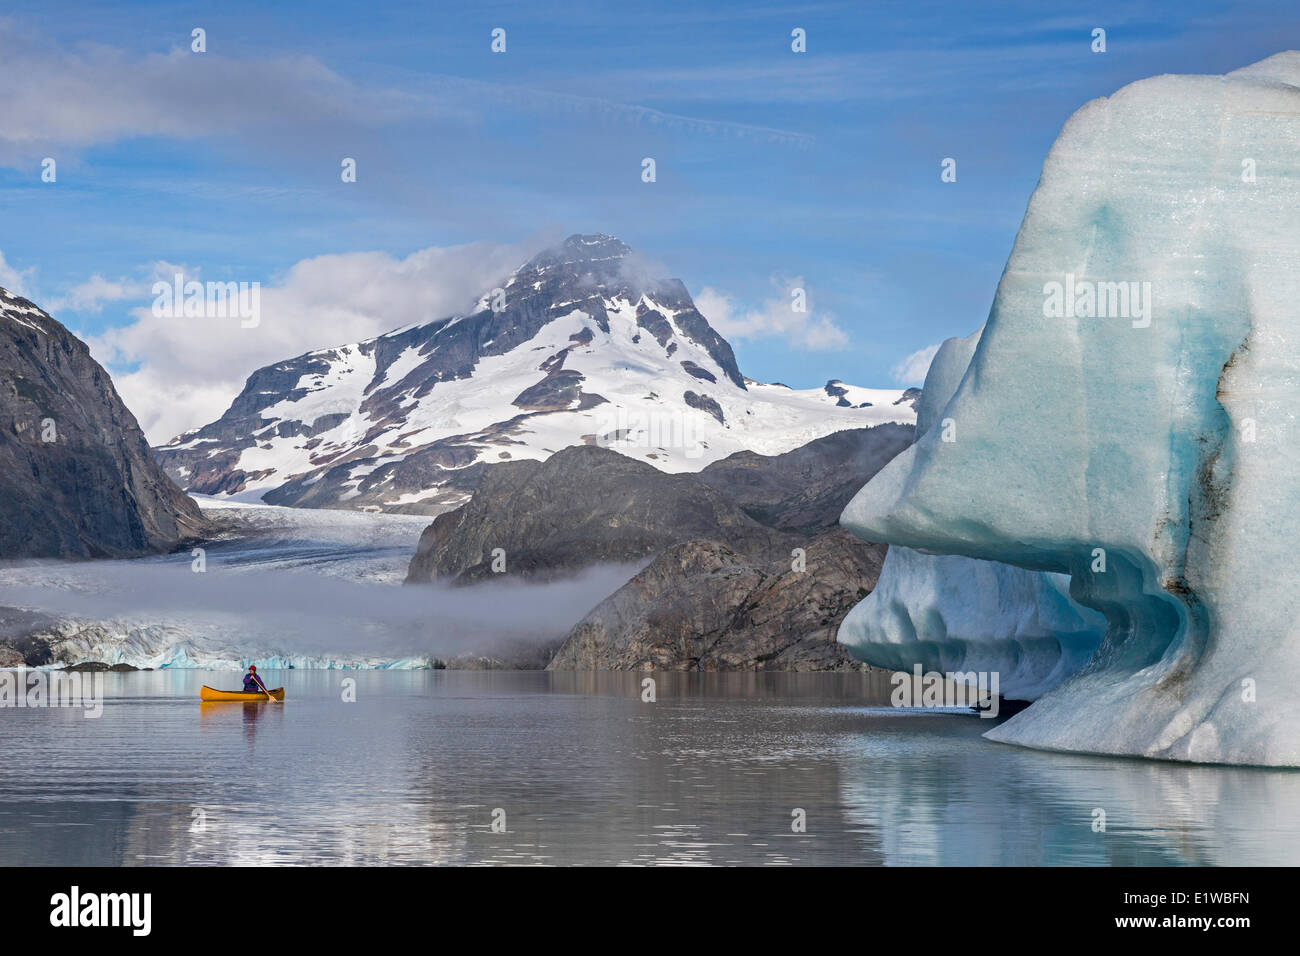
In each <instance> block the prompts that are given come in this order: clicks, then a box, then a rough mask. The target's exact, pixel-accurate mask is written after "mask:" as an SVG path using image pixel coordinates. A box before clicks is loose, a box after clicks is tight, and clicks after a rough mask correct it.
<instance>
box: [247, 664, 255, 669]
mask: <svg viewBox="0 0 1300 956" xmlns="http://www.w3.org/2000/svg"><path fill="white" fill-rule="evenodd" d="M248 669H249V670H250V671H255V670H257V665H256V664H249V665H248Z"/></svg>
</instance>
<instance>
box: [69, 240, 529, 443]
mask: <svg viewBox="0 0 1300 956" xmlns="http://www.w3.org/2000/svg"><path fill="white" fill-rule="evenodd" d="M541 244H543V243H541V242H540V240H539V241H538V242H537V243H528V244H522V245H505V244H490V243H472V244H469V245H463V246H449V247H430V248H428V249H421V250H420V251H418V252H414V253H412V254H411V255H409V256H407V257H406V258H404V259H399V258H396V257H394V256H391V255H389V254H388V253H384V252H354V253H342V254H338V255H325V256H317V257H316V258H313V259H304V260H302V261H301V262H298V263H297V264H295V265H294V266H293V267H292V268H290V269H289V270H288V272H286V273H285V274H284V276H283V277H282V278H280V279H279V280H278V281H276V282H274V283H272V284H263V286H262V289H261V303H260V321H259V323H258V325H257V326H256V327H255V328H243V327H241V322H240V320H239V319H238V318H229V319H200V318H179V317H171V316H157V315H154V314H153V310H152V308H151V306H152V302H153V296H152V293H151V286H152V283H153V281H154V279H155V278H156V279H160V280H162V281H166V282H168V283H170V282H171V281H172V280H173V277H174V275H175V273H178V272H179V273H180V274H182V275H183V276H184V277H185V279H187V280H188V279H194V278H197V277H198V275H199V271H198V270H196V269H194V268H188V267H186V266H176V265H172V264H169V263H163V262H160V263H155V264H154V265H153V266H152V267H151V270H150V271H151V273H152V276H151V278H150V279H149V280H148V281H145V282H140V283H123V287H124V288H127V289H128V291H129V293H130V297H131V298H132V299H134V298H135V297H136V296H138V297H139V300H140V301H141V303H142V304H140V305H139V306H136V307H135V308H133V309H132V310H131V315H132V316H133V319H134V321H133V322H131V323H130V324H128V325H125V326H123V327H120V328H113V329H109V330H107V331H105V332H103V333H101V334H99V335H97V336H90V337H88V342H89V344H90V347H91V351H92V352H93V353H94V355H95V357H96V358H97V359H98V360H99V361H100V362H102V363H103V364H104V365H106V366H108V367H109V370H110V371H112V372H113V381H114V383H115V384H116V386H117V389H118V391H119V392H120V393H121V395H122V398H123V400H124V401H125V402H126V404H127V407H129V408H130V409H131V411H132V412H134V413H135V415H136V418H137V419H138V420H139V422H140V427H141V428H143V429H144V432H145V435H146V436H147V437H148V439H149V441H150V442H151V443H153V444H160V443H162V442H165V441H167V440H168V439H170V438H172V437H174V436H175V435H178V434H180V433H182V432H185V431H188V430H190V429H192V428H197V427H199V426H200V425H204V424H207V423H208V422H211V421H213V420H215V419H217V418H218V417H220V416H221V414H222V412H224V411H225V410H226V408H228V407H229V405H230V402H231V400H232V399H233V398H234V397H235V396H236V395H237V394H238V393H239V392H240V390H241V389H242V388H243V386H244V381H245V379H246V378H247V376H248V375H249V374H250V373H251V372H253V371H254V370H256V369H258V368H261V367H262V366H264V365H268V364H270V363H272V362H277V361H281V360H284V359H288V358H292V357H294V356H296V355H301V354H303V353H304V352H310V351H314V350H316V349H321V348H329V347H331V346H335V345H345V344H347V343H350V342H357V341H361V340H363V339H367V338H371V337H373V336H376V335H380V334H382V333H384V332H388V331H391V330H392V329H395V328H399V327H401V326H404V325H411V324H415V323H419V322H429V321H432V320H434V319H438V318H442V317H444V316H447V315H451V314H453V313H456V312H459V311H462V310H464V309H466V308H468V307H469V306H471V305H472V304H473V302H474V300H475V299H476V298H477V297H478V296H479V295H481V294H482V293H483V291H484V290H486V289H489V288H491V287H492V286H493V285H494V284H495V283H497V282H499V281H500V280H501V279H502V278H503V277H504V276H506V275H508V274H509V273H510V272H511V271H512V270H513V269H514V268H516V267H517V266H518V265H519V264H520V263H521V262H523V261H525V260H526V259H527V258H528V257H529V256H530V255H531V254H532V253H534V252H536V251H537V249H538V248H540V245H541ZM220 281H235V282H238V281H247V282H251V281H254V279H253V277H244V276H238V275H223V276H221V277H220ZM93 285H94V280H91V282H90V283H83V284H82V285H80V286H77V287H76V288H77V289H82V288H84V287H87V286H93ZM106 285H108V286H112V285H113V284H112V283H106ZM73 291H74V292H75V291H76V290H73ZM72 295H73V293H72V292H70V293H69V294H68V296H66V297H65V298H71V297H72ZM87 295H89V294H88V293H87ZM123 367H127V368H129V369H131V370H130V371H126V372H121V371H113V370H114V369H115V368H117V369H122V368H123Z"/></svg>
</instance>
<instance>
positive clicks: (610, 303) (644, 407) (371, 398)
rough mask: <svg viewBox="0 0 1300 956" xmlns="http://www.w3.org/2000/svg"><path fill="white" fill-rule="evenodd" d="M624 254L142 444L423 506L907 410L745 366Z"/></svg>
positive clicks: (316, 502) (245, 488)
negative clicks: (514, 476)
mask: <svg viewBox="0 0 1300 956" xmlns="http://www.w3.org/2000/svg"><path fill="white" fill-rule="evenodd" d="M629 256H630V250H629V249H628V247H627V246H626V245H624V244H623V243H622V242H620V241H619V240H618V239H614V238H612V237H610V236H605V235H587V236H581V235H579V236H571V237H570V238H569V239H567V240H566V241H565V242H564V243H563V244H562V245H560V246H558V247H556V248H553V249H549V250H547V251H545V252H543V253H541V254H539V255H537V256H535V257H534V258H533V259H531V260H530V261H529V262H527V263H525V264H524V265H523V266H521V267H520V268H519V269H518V270H516V271H515V273H514V274H513V275H512V276H511V277H510V279H509V280H508V281H507V282H506V283H505V284H504V286H503V287H502V288H500V289H494V290H489V291H487V292H486V293H484V295H483V296H482V297H481V298H480V299H479V301H478V303H477V304H476V305H475V307H474V308H473V309H472V310H471V311H470V312H469V313H466V314H461V315H454V316H451V317H449V318H444V319H439V320H437V321H432V322H429V323H425V324H421V325H414V326H408V327H406V328H401V329H397V330H395V331H393V332H389V333H387V334H385V335H381V336H379V337H377V338H373V339H369V340H367V341H364V342H359V343H356V344H353V345H344V346H339V347H337V348H328V349H322V350H320V351H316V352H310V353H308V354H306V355H302V356H299V357H298V358H294V359H290V360H288V361H285V362H280V363H277V364H275V365H269V366H267V367H265V368H262V369H259V370H257V371H256V372H254V373H253V374H252V375H251V376H250V377H249V379H248V382H247V384H246V385H245V387H244V390H243V392H242V393H241V394H240V395H239V396H238V397H237V398H236V399H235V401H234V403H233V404H232V405H231V406H230V408H229V409H228V410H227V411H226V413H225V414H224V415H223V416H222V417H221V418H220V419H219V420H218V421H216V422H213V423H212V424H210V425H206V426H204V427H203V428H200V429H198V430H196V431H193V432H189V433H187V434H184V435H181V436H179V437H178V438H175V439H173V440H172V441H171V442H169V443H168V444H166V445H164V446H162V447H160V448H157V449H155V454H156V455H157V457H158V459H159V461H161V462H162V464H163V465H164V466H165V467H166V469H167V471H168V473H169V474H171V475H172V476H173V477H174V478H175V479H176V480H177V481H178V482H180V484H181V485H182V486H183V487H185V488H187V489H189V490H190V491H193V492H195V493H202V494H208V495H214V496H218V497H235V498H239V499H241V500H262V501H265V502H268V503H271V504H281V505H297V506H302V507H352V508H367V509H375V508H378V509H382V510H386V511H408V512H418V513H429V514H434V513H438V512H441V511H445V510H447V509H448V508H450V507H454V506H456V505H459V504H460V503H461V502H463V501H464V500H465V499H466V498H467V497H468V495H469V493H470V492H472V490H473V488H474V487H475V485H476V484H477V482H478V480H479V477H480V476H481V474H482V471H483V468H485V467H487V466H488V465H491V464H495V463H498V462H502V461H508V460H511V459H520V458H523V459H535V460H543V459H545V458H547V457H549V456H550V455H551V454H552V453H554V452H556V451H558V450H559V449H561V448H565V447H567V446H570V445H577V444H584V443H585V444H599V445H604V446H607V447H610V448H613V449H615V450H617V451H619V452H621V453H623V454H626V455H629V456H632V457H635V458H639V459H642V460H644V461H648V462H650V463H651V464H653V465H655V466H656V467H657V468H660V469H661V470H664V471H669V472H681V471H698V470H699V469H701V468H703V467H704V466H705V465H707V464H709V463H710V462H713V461H717V460H719V459H721V458H724V457H726V456H727V455H730V454H732V453H734V452H737V451H741V450H751V451H755V452H759V453H761V454H778V453H782V452H786V451H790V450H791V449H793V448H796V447H798V446H800V445H803V444H805V443H806V442H809V441H811V440H813V439H815V438H819V437H821V436H823V435H827V434H830V433H832V432H836V431H840V430H842V429H847V428H861V427H864V426H868V425H876V424H880V423H882V422H890V421H895V422H907V423H910V422H913V421H915V411H914V409H913V403H914V401H915V399H916V397H917V395H918V394H919V393H918V391H917V390H915V389H909V390H907V391H902V390H898V389H867V388H858V387H855V386H850V385H845V384H843V383H841V382H839V381H834V380H833V381H830V382H828V383H827V384H826V385H825V386H824V387H823V388H814V389H804V390H795V389H790V388H787V387H786V386H784V385H775V384H774V385H763V384H760V383H757V382H754V381H751V380H749V379H747V378H745V377H744V376H742V375H741V373H740V370H739V368H737V366H736V359H735V356H734V354H733V353H732V350H731V346H730V345H729V344H728V343H727V342H726V340H725V339H723V338H722V336H720V335H719V334H718V333H717V332H716V331H715V330H714V329H713V327H712V326H710V325H709V323H708V320H707V319H705V317H704V316H703V315H701V314H700V312H699V311H698V310H697V309H696V308H695V304H694V303H693V302H692V301H691V297H690V294H689V293H688V292H687V291H686V287H685V286H684V285H683V284H682V283H681V282H680V281H679V280H677V279H668V280H663V279H650V278H646V277H645V276H643V275H640V274H639V272H638V269H637V268H636V267H635V265H634V263H633V261H632V260H631V259H630V258H629Z"/></svg>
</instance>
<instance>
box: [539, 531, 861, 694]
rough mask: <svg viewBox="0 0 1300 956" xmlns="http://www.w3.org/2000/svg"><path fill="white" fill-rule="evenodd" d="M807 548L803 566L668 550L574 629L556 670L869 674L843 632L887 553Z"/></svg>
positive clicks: (821, 545) (846, 541)
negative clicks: (839, 632)
mask: <svg viewBox="0 0 1300 956" xmlns="http://www.w3.org/2000/svg"><path fill="white" fill-rule="evenodd" d="M804 551H805V556H804V558H803V564H802V566H801V567H796V566H795V562H793V561H791V560H790V557H789V556H786V557H785V558H778V557H773V558H772V559H769V560H766V561H764V560H762V559H757V558H754V557H748V556H745V555H742V554H740V553H738V552H736V551H733V550H732V549H730V548H728V547H727V546H726V545H722V544H718V543H715V542H712V541H689V542H687V543H686V544H680V545H676V546H674V547H672V548H669V549H668V550H666V551H664V552H662V553H661V554H660V555H659V556H658V557H656V558H655V560H654V561H652V562H651V563H650V565H649V566H648V567H646V568H645V569H644V570H642V571H641V572H640V573H638V574H637V575H636V576H635V577H633V578H632V579H631V580H630V581H628V582H627V584H625V585H623V587H621V588H619V590H618V591H616V592H614V594H612V595H610V596H609V597H608V598H606V599H605V600H604V601H603V602H601V604H600V605H599V606H597V607H596V608H595V609H594V610H593V611H591V613H590V614H588V615H587V616H586V617H585V618H583V619H582V620H581V621H580V622H578V624H577V625H576V626H574V628H573V630H572V631H570V632H569V636H568V639H567V640H566V641H565V642H564V644H563V646H561V648H560V650H559V651H558V652H557V653H556V655H555V658H554V659H553V660H552V661H551V663H550V665H549V669H551V670H706V671H728V670H781V671H803V670H863V669H865V665H862V664H859V663H857V662H855V661H853V659H852V658H851V657H850V656H849V655H848V653H847V652H845V651H844V649H843V647H842V646H841V645H840V644H838V643H836V641H835V633H836V628H837V627H838V625H839V622H840V621H841V620H843V618H844V615H845V614H847V613H848V611H849V609H850V608H851V607H853V605H854V604H856V603H857V602H858V601H859V600H861V599H862V598H863V597H865V596H866V594H867V593H868V592H869V589H870V585H871V583H873V582H874V581H875V579H876V577H877V576H878V575H879V573H880V565H881V562H882V561H883V560H884V555H885V546H884V545H870V546H865V547H864V546H863V545H862V543H861V542H859V541H857V540H856V539H854V538H852V536H850V535H848V534H846V533H844V532H843V531H828V532H826V533H824V534H822V535H819V536H818V537H816V538H814V539H813V540H812V541H810V542H807V543H806V544H805V546H804Z"/></svg>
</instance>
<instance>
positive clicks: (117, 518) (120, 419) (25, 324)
mask: <svg viewBox="0 0 1300 956" xmlns="http://www.w3.org/2000/svg"><path fill="white" fill-rule="evenodd" d="M0 517H2V519H3V520H0V558H15V557H43V558H98V557H122V556H128V555H136V554H142V553H145V552H150V551H165V550H169V549H171V548H174V547H176V546H177V545H178V544H180V543H181V542H182V541H184V540H186V539H188V538H191V537H194V536H196V535H197V534H199V533H200V532H201V531H202V529H203V517H202V515H201V513H200V512H199V509H198V506H197V505H195V504H194V502H193V501H192V500H190V498H189V497H188V496H186V495H185V494H184V493H183V492H182V491H181V490H180V489H179V488H177V487H176V485H174V484H173V483H172V481H171V480H170V479H169V478H168V477H167V476H166V475H165V474H164V473H163V471H162V469H161V468H160V467H159V466H158V465H157V464H156V463H155V462H154V459H153V457H152V455H151V454H150V451H149V446H148V444H147V443H146V442H145V439H144V435H143V434H142V433H141V431H140V428H139V426H138V425H137V424H136V420H135V418H134V417H133V416H132V415H131V413H130V412H129V411H128V410H127V408H126V406H125V405H123V404H122V400H121V399H120V398H119V397H118V394H117V391H116V390H115V389H114V388H113V382H112V380H111V379H110V378H109V376H108V373H107V372H105V371H104V369H103V368H102V367H100V365H99V364H98V363H97V362H96V361H95V360H94V359H92V358H91V357H90V350H89V349H88V348H87V347H86V345H85V343H83V342H81V341H80V340H79V339H78V338H77V337H76V336H74V335H73V334H72V333H71V332H69V331H68V330H67V329H65V328H64V327H63V326H62V325H60V324H59V323H58V322H56V321H55V320H54V319H52V318H51V317H50V316H49V315H47V314H46V313H45V312H44V311H42V310H41V309H39V308H37V307H36V306H35V305H33V304H32V303H31V302H29V301H28V300H26V299H24V298H21V297H19V296H16V295H14V294H12V293H10V292H8V291H6V290H4V289H0Z"/></svg>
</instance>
